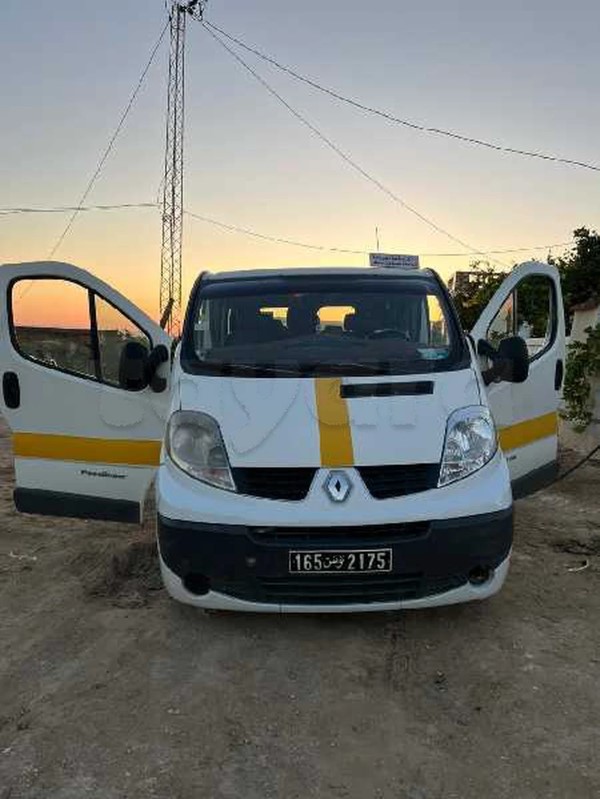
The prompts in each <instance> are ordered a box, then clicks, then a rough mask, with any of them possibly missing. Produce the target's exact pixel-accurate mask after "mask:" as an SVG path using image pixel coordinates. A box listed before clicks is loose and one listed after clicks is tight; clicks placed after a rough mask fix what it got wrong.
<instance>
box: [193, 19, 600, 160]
mask: <svg viewBox="0 0 600 799" xmlns="http://www.w3.org/2000/svg"><path fill="white" fill-rule="evenodd" d="M204 26H205V27H209V28H212V29H213V31H218V32H219V33H220V34H221V35H222V36H225V37H226V38H227V39H229V41H231V42H234V43H235V44H237V45H238V46H239V47H242V48H243V49H244V50H246V51H247V52H249V53H252V54H253V55H255V56H257V57H258V58H261V59H262V60H263V61H266V62H267V63H268V64H271V65H272V66H274V67H276V68H277V69H279V70H281V71H282V72H285V73H286V74H287V75H289V76H290V77H292V78H295V79H296V80H298V81H301V82H302V83H305V84H307V85H308V86H311V87H312V88H313V89H316V90H317V91H320V92H322V93H323V94H327V95H329V96H330V97H333V98H334V99H336V100H339V101H340V102H342V103H346V104H347V105H351V106H353V107H354V108H357V109H359V110H360V111H365V112H367V113H369V114H374V115H375V116H378V117H381V118H382V119H386V120H387V121H388V122H394V123H395V124H398V125H403V126H404V127H406V128H411V129H412V130H418V131H420V132H422V133H432V134H435V135H437V136H445V137H447V138H450V139H456V140H458V141H462V142H465V143H466V144H473V145H477V146H479V147H486V148H487V149H488V150H495V151H496V152H501V153H508V154H510V155H520V156H525V157H527V158H537V159H540V160H542V161H553V162H554V163H558V164H566V165H567V166H574V167H580V168H581V169H589V170H592V171H594V172H600V166H597V165H595V164H590V163H589V162H587V161H579V160H576V159H573V158H563V157H561V156H558V155H551V154H549V153H543V152H540V151H537V150H523V149H520V148H518V147H509V146H507V145H503V144H497V143H495V142H491V141H487V140H486V139H479V138H476V137H474V136H468V135H467V134H464V133H458V132H456V131H453V130H446V129H444V128H437V127H432V126H429V125H422V124H419V123H418V122H412V121H410V120H408V119H402V118H401V117H397V116H394V114H390V113H389V112H387V111H382V110H381V109H379V108H374V107H373V106H369V105H365V104H364V103H361V102H359V101H358V100H354V99H353V98H351V97H347V96H345V95H343V94H341V93H340V92H338V91H336V90H334V89H330V88H328V87H327V86H322V85H321V84H320V83H317V82H316V81H314V80H311V79H310V78H308V77H306V75H302V74H300V73H299V72H296V71H295V70H293V69H292V68H291V67H288V66H286V65H285V64H282V63H281V62H279V61H277V60H276V59H275V58H273V57H272V56H269V55H267V54H266V53H263V52H261V51H260V50H258V49H257V48H256V47H252V46H250V45H248V44H246V43H245V42H243V41H242V40H241V39H238V38H237V37H235V36H232V35H231V34H230V33H227V31H224V30H223V29H222V28H219V27H217V26H216V25H213V24H212V23H210V22H207V21H206V20H205V21H204Z"/></svg>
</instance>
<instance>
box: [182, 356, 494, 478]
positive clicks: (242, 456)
mask: <svg viewBox="0 0 600 799" xmlns="http://www.w3.org/2000/svg"><path fill="white" fill-rule="evenodd" d="M179 388H180V407H181V409H182V410H195V411H202V412H204V413H207V414H210V415H211V416H213V417H214V418H215V419H216V420H217V421H218V423H219V425H220V428H221V433H222V435H223V440H224V442H225V446H226V448H227V452H228V455H229V460H230V462H231V465H232V466H234V467H301V466H307V467H308V466H310V467H320V466H323V467H336V466H339V467H351V466H381V465H393V464H398V465H400V464H409V463H438V462H439V461H440V459H441V456H442V448H443V445H444V437H445V432H446V421H447V419H448V416H449V415H450V414H451V413H452V412H453V411H454V410H456V409H457V408H461V407H465V406H467V405H478V404H480V403H481V398H480V392H479V387H478V383H477V379H476V376H475V373H474V371H473V369H471V368H467V369H462V370H459V371H454V372H438V373H435V374H424V375H410V376H406V375H390V376H387V375H385V376H384V375H382V376H379V375H378V376H376V377H348V378H344V377H342V378H338V377H331V378H330V377H319V378H311V377H298V378H287V377H285V378H284V377H277V378H253V377H251V378H246V377H223V376H219V377H215V376H205V375H188V374H182V375H181V378H180V386H179Z"/></svg>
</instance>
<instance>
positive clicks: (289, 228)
mask: <svg viewBox="0 0 600 799" xmlns="http://www.w3.org/2000/svg"><path fill="white" fill-rule="evenodd" d="M206 17H207V19H208V20H210V21H212V22H214V23H215V24H216V25H219V26H220V27H223V28H225V29H226V30H227V31H229V32H230V33H232V34H234V35H236V36H239V37H241V38H242V39H244V40H246V41H247V42H248V43H250V44H253V45H256V46H258V47H259V48H261V49H263V50H265V51H266V52H267V53H269V54H271V55H273V56H274V57H275V58H278V59H279V60H281V61H283V62H284V63H286V64H288V65H290V66H291V67H293V68H295V69H297V70H298V71H300V72H302V73H305V74H307V75H308V76H310V77H312V78H314V79H316V80H317V81H319V82H322V83H324V84H325V85H327V86H331V87H333V88H335V89H337V90H339V91H340V92H342V93H344V94H348V95H350V96H352V97H354V98H356V99H358V100H360V101H362V102H364V103H366V104H369V105H372V106H376V107H378V108H381V109H384V110H387V111H390V112H392V113H394V114H396V115H398V116H402V117H405V118H407V119H410V120H414V121H417V122H420V123H425V124H428V125H431V126H437V127H444V128H450V129H452V130H456V131H459V132H462V133H466V134H469V135H471V136H475V137H479V138H484V139H489V140H492V141H494V142H500V143H503V144H506V145H509V146H512V147H518V148H523V149H533V150H542V151H545V152H549V153H553V154H557V155H561V156H564V157H567V158H575V159H578V160H584V161H590V162H592V163H596V164H600V152H599V148H598V131H599V130H600V105H599V104H598V102H596V97H597V82H598V75H599V74H600V49H599V48H598V46H597V32H598V29H599V27H600V5H598V3H597V2H593V0H574V2H571V3H568V4H566V3H564V2H560V3H559V2H556V0H527V2H526V3H523V2H522V0H504V2H502V3H492V2H489V0H488V2H485V1H484V2H481V0H477V2H475V0H456V1H455V2H453V3H448V2H447V0H422V2H420V3H418V4H417V3H410V4H409V3H399V2H398V1H397V0H372V2H371V3H364V2H358V0H343V1H342V0H328V2H323V0H304V2H303V3H291V2H281V0H279V2H276V1H275V0H253V1H252V2H248V0H227V1H225V0H211V2H210V3H209V5H208V8H207V12H206ZM164 19H165V10H164V0H144V1H143V2H140V0H118V2H117V0H104V2H102V3H93V2H90V0H83V1H82V0H77V1H76V0H52V1H51V0H37V2H35V3H24V2H23V0H3V1H2V3H1V4H0V53H1V54H2V55H1V56H0V57H1V59H2V79H1V81H0V102H1V107H2V121H3V122H2V126H1V129H0V142H1V145H2V147H1V151H0V152H1V156H0V157H1V170H0V175H1V180H0V206H1V207H14V206H54V205H73V204H76V203H77V201H78V199H79V197H80V195H81V193H82V191H83V189H84V187H85V185H86V183H87V181H88V179H89V178H90V176H91V174H92V173H93V172H94V169H95V168H96V165H97V163H98V160H99V157H100V155H101V153H102V151H103V150H104V148H105V147H106V144H107V142H108V139H109V137H110V135H111V134H112V132H113V130H114V128H115V126H116V123H117V121H118V119H119V116H120V114H121V112H122V110H123V108H124V106H125V104H126V102H127V100H128V98H129V95H130V94H131V91H132V89H133V87H134V85H135V83H136V81H137V79H138V78H139V75H140V73H141V70H142V68H143V66H144V64H145V63H146V61H147V59H148V56H149V53H150V49H151V47H152V46H153V44H154V43H155V41H156V39H157V37H158V34H159V32H160V29H161V27H162V25H163V24H164ZM166 44H167V42H166V39H165V42H164V43H163V47H162V48H161V51H160V53H159V56H158V58H157V60H156V62H155V63H154V65H153V67H152V69H151V71H150V73H149V75H148V78H147V82H146V84H145V85H144V88H143V90H142V93H141V95H140V97H139V98H138V101H137V103H136V105H135V107H134V109H133V111H132V113H131V115H130V116H129V119H128V122H127V125H126V127H125V129H124V131H123V133H122V135H121V137H120V138H119V139H118V141H117V144H116V147H115V150H114V152H113V154H112V155H111V157H110V159H109V160H108V162H107V164H106V166H105V168H104V170H103V172H102V175H101V177H100V179H99V181H98V183H97V185H96V187H95V189H94V191H93V192H92V194H91V196H90V197H89V200H88V202H89V203H93V204H99V203H128V202H132V203H139V202H153V201H155V199H156V197H157V193H158V191H159V186H160V182H161V178H162V165H163V146H164V122H165V94H166V65H167V48H166ZM187 54H188V62H187V79H188V82H187V118H186V134H187V141H186V170H187V173H186V174H187V180H186V195H185V205H186V208H187V209H189V210H190V211H193V212H195V213H197V214H200V215H203V216H207V217H211V218H214V219H217V220H220V221H222V222H225V223H227V224H232V225H239V226H243V227H247V228H251V229H253V230H256V231H257V232H260V233H264V234H267V235H272V236H278V237H283V238H287V239H295V240H300V241H304V242H307V243H314V244H320V245H325V246H327V247H341V248H349V249H355V250H365V251H369V250H373V249H375V227H376V226H378V227H379V231H380V238H381V249H382V250H383V251H387V252H404V253H421V254H427V253H449V252H463V251H464V248H462V247H460V246H459V245H457V244H456V243H454V242H453V241H450V240H448V239H447V238H445V237H444V236H443V235H440V234H439V233H437V232H435V231H434V230H432V229H431V228H429V227H428V226H427V225H425V224H424V223H423V222H422V221H420V220H419V219H417V218H415V217H414V216H413V215H411V214H410V213H408V212H407V211H406V210H403V209H402V208H400V207H398V206H397V205H396V204H395V203H394V202H392V201H391V200H390V199H389V198H388V197H386V196H385V195H384V194H383V193H381V192H379V191H378V190H377V189H376V188H375V187H374V186H372V185H370V184H369V183H368V182H366V181H365V180H364V179H363V178H361V177H360V176H359V175H357V174H356V173H355V172H353V171H352V170H351V169H350V168H349V167H348V165H346V164H344V163H343V162H342V161H340V160H339V159H338V158H337V157H336V156H335V155H334V153H332V152H331V151H330V150H328V149H327V148H326V147H325V146H324V145H323V144H322V142H320V141H319V140H318V139H316V138H315V136H314V135H312V134H311V133H310V132H309V131H308V130H306V129H305V128H303V127H302V126H301V125H300V124H299V123H298V121H297V120H295V119H294V118H293V117H292V116H290V114H289V113H288V112H287V111H286V110H285V109H284V108H283V107H282V106H281V105H280V104H278V103H277V102H276V101H275V100H274V99H273V98H272V97H271V96H269V95H268V94H267V93H266V92H265V90H264V89H263V88H261V87H260V86H259V85H258V84H257V83H256V82H255V81H254V80H253V79H252V78H251V77H250V76H249V75H247V74H246V73H244V72H243V71H242V70H241V68H240V66H239V65H238V64H236V63H235V62H234V61H233V60H232V59H231V57H230V56H229V55H228V54H227V53H226V52H224V51H223V50H221V48H220V47H219V46H218V45H217V44H216V43H215V42H214V41H213V40H212V39H210V38H209V36H208V35H207V34H206V33H205V32H204V31H203V29H202V28H201V27H200V26H199V25H197V24H195V23H192V24H190V25H189V26H188V51H187ZM245 57H246V56H245ZM248 59H249V60H250V61H251V63H252V65H253V66H256V68H257V69H258V70H259V71H260V72H261V74H262V75H263V76H264V77H265V78H266V79H267V80H269V82H271V83H272V84H273V86H274V87H275V88H276V89H277V90H278V91H279V92H280V93H281V94H282V95H283V96H284V97H285V98H286V99H287V100H288V101H289V102H290V103H291V104H292V105H293V106H294V107H296V108H297V109H298V110H299V111H300V112H301V113H303V114H305V115H306V116H307V117H308V118H309V119H310V121H311V122H312V123H313V124H315V125H317V126H318V127H320V128H321V129H322V130H323V132H324V133H325V134H326V135H327V136H329V137H330V138H332V139H333V140H334V141H335V142H336V143H337V144H338V145H339V146H340V147H341V148H343V149H344V150H345V151H347V152H348V154H349V155H351V156H352V157H353V158H354V159H355V160H356V161H357V162H358V163H359V164H360V165H361V166H362V167H363V168H364V169H366V170H367V171H369V172H370V173H372V174H373V175H374V176H375V177H376V178H377V179H379V180H380V181H382V182H383V183H385V184H386V185H387V186H389V188H390V189H392V190H393V191H394V192H395V193H396V194H398V195H399V196H400V197H401V198H402V199H403V200H405V201H406V202H407V203H408V204H410V205H412V206H413V207H415V208H416V209H417V210H418V211H419V212H420V213H422V214H424V215H425V216H427V217H430V218H431V219H433V220H434V221H435V222H436V223H437V224H438V225H439V226H441V227H443V228H445V229H446V230H448V231H450V232H451V233H452V234H454V235H455V236H457V237H458V238H460V239H462V240H464V241H467V242H469V243H470V244H471V245H473V247H474V248H482V249H504V248H515V247H533V246H534V245H546V244H551V243H559V242H566V241H569V239H570V238H571V233H572V230H573V229H574V228H575V227H579V226H582V225H587V226H590V227H598V224H599V222H598V213H599V209H600V173H597V172H593V171H587V170H583V169H575V168H569V167H567V166H564V165H556V164H551V163H546V162H543V161H537V160H532V159H526V158H521V157H517V156H510V155H501V154H497V153H494V152H491V151H489V150H483V149H480V148H477V147H473V146H469V145H467V144H462V143H457V142H454V141H450V140H448V139H444V138H440V137H437V136H433V135H427V134H423V133H419V132H416V131H411V130H408V129H406V128H403V127H400V126H397V125H393V124H389V123H386V122H385V121H383V120H381V119H377V118H373V117H369V116H366V115H364V114H362V113H360V112H358V111H356V110H353V109H351V108H348V107H345V106H343V105H340V104H339V103H336V102H335V101H333V100H331V99H329V98H327V97H325V96H323V95H320V94H318V93H316V92H315V91H313V90H312V89H310V88H308V87H306V86H302V85H299V84H297V83H296V82H294V81H292V80H291V79H289V78H287V77H285V76H283V75H281V74H280V73H278V72H277V71H275V70H273V69H272V68H267V67H266V66H265V65H264V64H262V63H261V62H259V61H257V60H256V59H254V58H251V57H249V56H248ZM67 218H68V217H67V216H66V215H65V216H59V215H56V214H53V215H44V216H42V215H36V216H32V215H28V216H19V217H17V216H0V263H2V262H17V261H25V260H39V259H44V258H46V256H47V255H48V252H49V251H50V250H51V249H52V246H53V245H54V243H55V241H56V239H57V238H58V236H59V234H60V232H61V230H62V228H63V227H64V224H65V223H66V221H67ZM559 251H560V248H558V249H557V250H555V252H559ZM535 254H537V255H539V256H542V257H544V256H545V255H546V252H545V251H544V250H541V251H540V250H537V251H536V250H533V249H531V250H530V251H529V252H526V253H522V254H515V255H514V256H511V255H506V256H498V258H499V259H501V260H502V261H503V262H504V263H506V264H511V263H513V262H514V261H516V260H527V258H528V257H529V256H531V255H535ZM184 256H185V257H184V295H185V294H186V291H187V290H189V287H190V284H191V283H192V281H193V279H194V277H195V276H196V274H197V273H198V272H199V271H200V270H204V269H211V270H214V271H220V270H225V269H227V270H229V269H236V268H246V267H259V266H278V265H281V266H288V265H296V266H300V265H318V264H349V265H352V264H364V263H366V260H367V259H366V256H361V255H341V254H339V253H331V252H317V251H315V252H311V251H307V250H302V249H299V248H295V247H292V246H288V245H281V244H274V243H269V242H261V241H258V240H256V239H252V238H250V237H247V236H244V235H241V234H238V233H230V232H226V231H223V230H219V229H217V228H215V227H212V226H210V225H208V224H206V223H203V222H200V221H196V220H193V219H191V218H187V219H186V227H185V251H184ZM56 258H57V259H60V260H63V261H69V262H72V263H75V264H77V265H79V266H82V267H84V268H86V269H88V270H90V271H92V272H94V273H95V274H97V275H99V276H100V277H102V278H103V279H104V280H106V281H107V282H109V283H111V284H112V285H114V286H115V288H117V289H118V290H120V291H121V292H123V293H124V294H126V295H127V296H129V297H130V298H131V299H132V300H133V301H134V302H137V303H138V304H139V305H141V306H142V307H143V308H144V309H145V310H147V311H149V312H150V313H151V315H152V316H154V317H156V316H157V313H158V311H157V304H158V302H157V300H158V278H159V263H160V216H159V212H158V211H157V210H154V209H144V210H122V211H111V212H94V213H92V212H89V213H86V214H81V215H80V217H79V218H78V220H77V221H76V223H75V226H74V227H73V230H72V231H71V233H70V234H69V236H68V237H67V238H66V239H65V241H64V243H63V245H62V246H61V248H60V249H59V251H58V253H57V255H56ZM421 260H422V263H423V264H425V265H428V266H437V267H438V269H439V270H440V272H441V273H442V275H443V276H444V277H448V276H449V275H450V274H451V273H452V272H453V271H455V270H456V269H459V268H464V267H466V266H467V265H468V263H469V260H470V257H469V256H464V257H461V258H446V257H441V256H430V255H426V256H425V257H422V259H421Z"/></svg>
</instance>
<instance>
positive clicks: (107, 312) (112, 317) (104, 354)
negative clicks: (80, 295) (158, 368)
mask: <svg viewBox="0 0 600 799" xmlns="http://www.w3.org/2000/svg"><path fill="white" fill-rule="evenodd" d="M95 300H96V326H97V330H98V346H99V350H100V367H101V374H102V380H103V381H104V382H105V383H110V384H111V385H114V386H118V385H119V365H120V361H121V354H122V352H123V348H124V347H125V345H126V344H128V343H129V342H130V341H136V342H138V343H139V344H142V345H143V346H144V347H145V349H146V351H147V352H148V353H149V352H150V340H149V338H148V336H147V335H146V334H145V333H144V332H143V330H140V328H139V327H138V326H137V325H136V324H135V322H132V321H131V319H129V318H128V317H127V316H125V314H124V313H122V312H121V311H119V310H118V309H117V308H115V306H114V305H111V304H110V303H109V302H107V301H106V300H104V299H102V297H99V296H98V295H95Z"/></svg>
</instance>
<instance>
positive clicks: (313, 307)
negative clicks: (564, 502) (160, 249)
mask: <svg viewBox="0 0 600 799" xmlns="http://www.w3.org/2000/svg"><path fill="white" fill-rule="evenodd" d="M0 294H1V295H2V307H1V316H0V326H1V327H0V365H1V371H2V398H3V407H2V413H3V415H4V417H5V418H6V420H7V421H8V424H9V425H10V428H11V430H12V432H13V446H14V456H15V472H16V490H15V503H16V507H17V508H18V509H19V510H20V511H23V512H25V513H41V514H51V515H55V516H66V517H81V518H87V519H106V520H113V521H120V522H131V523H139V522H140V521H141V518H142V512H143V507H144V502H145V498H146V495H147V492H148V490H149V487H150V485H151V483H152V481H153V480H154V481H155V490H156V527H157V539H158V549H159V557H160V567H161V571H162V576H163V580H164V584H165V586H166V588H167V590H168V592H169V593H170V594H171V596H173V597H174V598H175V599H178V600H180V601H182V602H186V603H188V604H192V605H196V606H198V607H202V608H217V609H231V610H249V611H285V612H311V611H315V612H319V613H322V612H332V611H367V610H393V609H400V608H420V607H431V606H434V605H446V604H452V603H457V602H465V601H469V600H476V599H484V598H486V597H489V596H491V595H493V594H495V593H496V592H497V591H498V590H499V589H500V588H501V586H502V584H503V582H504V580H505V577H506V574H507V571H508V567H509V559H510V553H511V545H512V534H513V499H514V498H515V497H519V496H523V495H525V494H526V493H529V492H531V491H533V490H536V489H537V488H539V487H541V486H543V485H544V484H546V483H547V482H549V481H550V480H551V479H552V478H553V476H554V474H555V471H556V462H557V408H558V402H559V398H560V391H561V385H562V378H563V363H564V347H565V328H564V316H563V305H562V299H561V290H560V281H559V278H558V273H557V271H556V269H555V268H554V267H552V266H548V265H546V264H541V263H535V262H531V263H527V264H523V265H521V266H519V267H517V268H515V269H514V270H513V271H512V272H510V273H509V274H508V276H507V277H506V279H505V281H504V282H503V284H502V285H501V287H500V289H499V290H498V291H497V293H496V295H495V296H494V297H493V298H492V300H491V302H490V303H489V305H488V307H487V308H486V309H485V311H484V312H483V314H482V316H481V318H480V319H479V321H478V322H477V324H476V325H475V327H474V328H473V330H471V331H470V333H465V332H464V331H463V330H462V328H461V325H460V322H459V319H458V317H457V314H456V311H455V309H454V306H453V303H452V299H451V297H450V295H449V293H448V291H447V289H446V287H445V286H444V284H443V283H442V281H441V280H440V278H439V277H438V276H437V274H436V273H435V272H434V271H432V270H429V269H410V270H405V269H393V268H343V267H336V268H329V267H328V268H316V269H313V268H303V269H280V270H279V269H276V270H273V269H270V270H260V271H237V272H230V273H215V274H209V273H203V274H201V275H200V276H199V277H198V279H197V281H196V283H195V285H194V288H193V290H192V292H191V296H190V298H189V303H188V306H187V312H186V315H185V321H184V324H183V332H182V337H181V340H180V341H179V342H178V343H177V344H175V343H174V342H173V341H171V339H170V338H169V336H168V335H167V334H166V333H165V332H164V331H163V330H162V329H161V328H160V327H159V326H158V325H156V324H155V323H154V322H153V321H152V320H151V319H150V318H149V317H148V316H147V315H146V314H145V313H143V312H142V311H141V310H140V309H138V308H136V307H135V306H134V305H133V304H132V303H131V302H129V301H128V300H127V299H126V298H125V297H123V296H122V295H120V294H119V293H117V292H116V291H115V290H114V289H112V288H111V287H110V286H108V285H106V284H105V283H103V282H102V281H100V280H98V279H97V278H95V277H94V276H92V275H91V274H89V273H88V272H85V271H83V270H81V269H78V268H77V267H75V266H71V265H68V264H62V263H50V262H48V263H28V264H19V265H6V266H3V267H1V268H0ZM524 330H526V331H527V334H528V339H527V340H525V339H524V338H523V337H520V336H519V335H518V333H519V332H520V331H521V332H522V331H524Z"/></svg>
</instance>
